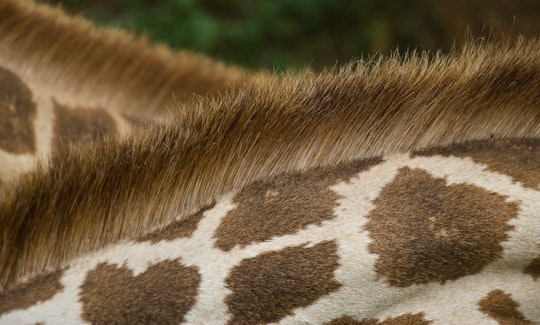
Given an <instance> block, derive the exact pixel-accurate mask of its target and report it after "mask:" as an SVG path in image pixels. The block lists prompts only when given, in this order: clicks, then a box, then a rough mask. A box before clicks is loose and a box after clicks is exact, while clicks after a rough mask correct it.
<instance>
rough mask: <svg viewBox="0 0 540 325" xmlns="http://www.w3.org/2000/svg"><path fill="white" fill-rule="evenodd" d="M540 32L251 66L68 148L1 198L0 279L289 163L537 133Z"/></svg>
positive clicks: (306, 164)
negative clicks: (154, 114) (296, 70)
mask: <svg viewBox="0 0 540 325" xmlns="http://www.w3.org/2000/svg"><path fill="white" fill-rule="evenodd" d="M539 49H540V42H539V41H538V40H535V41H525V40H523V39H518V40H517V41H515V42H514V43H504V44H483V43H470V44H469V45H467V46H465V47H464V48H463V49H462V50H456V51H455V52H453V53H451V54H449V55H447V56H443V55H441V54H439V53H436V54H425V53H424V54H415V53H411V54H408V55H405V56H404V57H399V56H397V55H394V56H391V57H389V58H375V59H373V60H370V61H367V62H363V61H360V62H354V63H351V64H349V65H347V66H345V67H343V68H340V69H338V68H336V69H332V70H329V71H326V72H323V73H321V74H317V75H316V74H313V73H309V72H304V73H300V74H298V75H283V76H279V77H268V76H260V77H258V78H255V79H254V80H252V82H250V83H248V84H245V85H243V86H242V87H240V88H239V89H237V90H234V91H231V92H229V93H227V94H223V95H221V96H219V97H217V98H202V99H199V100H198V101H197V102H196V103H191V104H189V105H188V104H186V105H183V106H182V107H181V109H179V110H178V112H177V115H176V116H174V117H171V118H170V120H168V121H166V122H165V123H162V124H156V125H152V126H151V127H150V128H149V129H146V130H145V131H144V132H140V133H138V134H134V135H132V136H131V137H128V138H125V139H109V140H108V141H106V142H104V143H101V144H99V145H96V146H93V147H88V148H69V149H67V150H66V151H65V152H64V153H63V154H61V155H58V157H57V158H55V159H53V160H52V161H51V163H50V164H49V166H48V168H47V169H41V170H37V171H36V172H34V173H32V174H30V175H28V176H27V177H26V178H24V179H23V181H22V182H21V184H19V186H18V187H17V188H16V189H15V190H14V191H13V192H12V193H10V194H9V197H8V198H7V199H6V200H5V201H4V202H3V203H2V206H0V234H1V236H0V243H1V247H2V250H1V252H0V284H1V286H4V287H6V286H7V287H10V286H12V285H13V284H14V283H15V282H16V281H18V280H19V279H21V277H22V276H27V275H29V274H33V273H38V272H42V271H43V270H45V269H49V268H58V267H60V266H61V265H63V264H64V263H65V262H66V261H67V260H69V259H71V258H73V257H75V256H78V255H80V254H83V253H86V252H90V251H94V250H96V249H99V248H101V247H104V246H106V245H108V244H111V243H113V242H116V241H118V240H121V239H125V238H131V237H133V236H138V235H141V234H143V233H145V232H148V231H150V230H153V229H155V228H156V227H159V226H162V225H164V224H166V223H168V222H170V221H171V220H173V219H174V218H177V217H178V216H180V217H181V216H184V215H187V214H189V213H192V212H195V211H196V210H197V209H199V208H200V207H202V206H203V205H205V204H208V203H210V202H211V201H213V200H214V199H215V198H217V197H219V196H221V195H223V194H224V193H226V192H229V191H231V190H235V189H238V188H241V187H243V186H245V185H246V184H249V183H250V182H253V181H254V180H261V179H267V178H269V177H271V176H273V175H276V174H279V173H284V172H288V171H301V170H304V169H306V168H310V167H315V166H328V165H335V164H338V163H340V162H343V161H349V160H352V159H359V158H370V157H375V156H380V155H388V154H393V153H397V152H407V151H411V150H418V149H422V148H426V147H429V146H434V145H446V144H451V143H461V142H465V141H469V140H475V139H501V138H538V137H540V51H539Z"/></svg>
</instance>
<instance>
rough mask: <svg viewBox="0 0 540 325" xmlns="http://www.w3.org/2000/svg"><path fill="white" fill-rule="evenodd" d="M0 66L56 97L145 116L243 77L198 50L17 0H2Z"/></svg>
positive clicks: (226, 86) (224, 86)
mask: <svg viewBox="0 0 540 325" xmlns="http://www.w3.org/2000/svg"><path fill="white" fill-rule="evenodd" d="M0 66H2V67H4V68H6V69H9V70H11V71H13V72H14V73H16V74H17V75H18V76H20V77H21V78H22V79H24V80H31V81H32V82H33V84H34V85H35V86H36V87H37V88H39V89H40V93H42V94H43V95H48V96H51V97H54V98H56V99H57V100H58V101H59V102H61V103H72V102H73V101H74V100H75V102H76V103H83V104H84V105H86V106H88V107H107V108H111V109H118V110H126V109H129V110H130V111H131V112H133V113H136V114H138V115H141V116H145V117H153V116H154V115H155V114H156V113H157V112H161V113H164V112H166V111H167V110H171V109H174V108H175V107H176V106H177V103H179V102H184V101H190V100H192V96H193V95H194V94H198V95H206V94H209V95H212V94H216V93H219V92H222V91H225V90H226V89H229V88H231V87H235V86H237V85H238V84H240V83H242V82H243V81H244V80H247V79H248V78H249V75H248V74H245V73H243V72H242V71H241V70H240V69H236V68H229V67H225V66H224V65H223V64H221V63H219V62H215V61H212V60H210V59H208V58H205V57H203V56H201V55H196V54H193V53H188V52H171V51H170V50H169V49H168V48H166V47H165V46H151V45H149V44H148V43H147V41H146V40H144V39H136V38H134V37H133V36H132V35H130V34H127V33H125V32H123V31H119V30H113V29H103V28H98V27H96V26H94V25H92V24H90V23H89V22H87V21H85V20H83V19H81V18H79V17H70V16H68V15H66V14H64V12H63V11H62V10H61V9H59V8H51V7H48V6H45V5H42V4H37V3H34V1H17V0H4V1H2V2H1V3H0ZM133 96H136V97H137V99H136V100H134V98H133Z"/></svg>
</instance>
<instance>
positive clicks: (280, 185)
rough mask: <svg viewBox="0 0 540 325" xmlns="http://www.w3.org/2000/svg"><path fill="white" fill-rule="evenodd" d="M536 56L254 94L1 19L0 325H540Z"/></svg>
mask: <svg viewBox="0 0 540 325" xmlns="http://www.w3.org/2000/svg"><path fill="white" fill-rule="evenodd" d="M51 35H52V36H54V37H56V38H58V39H61V40H62V42H57V43H54V44H56V45H55V46H49V45H48V43H47V39H49V38H50V37H52V36H51ZM82 44H89V45H88V46H83V47H81V46H82ZM539 44H540V42H539V41H538V40H524V39H519V40H517V41H516V42H515V43H509V42H508V43H500V44H496V43H494V44H478V43H470V44H469V45H467V46H465V47H464V48H463V49H462V50H456V51H455V52H453V53H451V54H448V55H447V56H442V55H438V54H437V55H435V56H433V57H429V56H428V55H427V54H421V55H416V54H411V55H408V56H406V57H404V58H399V57H395V56H394V57H389V58H385V59H380V60H374V61H369V62H355V63H351V64H349V65H347V66H344V67H343V68H340V69H337V68H336V69H332V70H328V71H324V72H321V73H317V74H315V73H311V72H302V73H299V74H289V75H284V76H278V75H270V74H267V73H260V74H255V73H254V74H251V73H245V72H241V71H239V70H237V69H236V68H232V67H224V66H223V65H221V64H220V63H216V62H213V61H212V60H210V59H206V58H203V57H200V56H197V55H192V54H186V53H176V52H172V51H170V50H168V49H166V48H164V47H159V46H152V45H148V44H147V43H146V42H145V41H144V40H138V39H135V38H133V37H132V36H130V35H127V34H125V33H124V32H121V31H114V30H103V29H98V28H96V27H94V26H92V25H91V24H90V23H88V22H86V21H84V20H83V19H81V18H76V17H70V16H68V15H66V14H64V13H63V12H62V11H61V10H60V9H55V8H50V7H47V6H45V5H40V4H36V3H33V2H31V1H27V2H21V1H15V0H0V135H1V139H0V190H1V193H0V194H2V195H1V196H0V234H1V236H0V247H1V249H0V324H114V323H116V324H179V323H185V324H534V323H538V322H540V52H539V50H538V49H539V48H540V46H539ZM78 47H81V52H80V53H81V54H80V55H75V56H70V57H66V56H65V53H67V52H66V51H65V49H66V48H67V49H69V48H78ZM84 57H92V58H93V59H92V60H83V58H84ZM59 59H61V61H62V62H63V63H62V64H59V63H58V62H59V61H57V60H59ZM126 62H132V64H131V65H130V66H129V67H128V66H127V65H126ZM111 66H113V67H120V69H116V68H110V69H109V68H106V67H111ZM122 67H123V68H122ZM124 69H125V70H124ZM135 76H138V78H135ZM156 85H159V86H158V87H161V88H159V89H157V88H155V87H156ZM219 92H221V94H218V95H216V93H219ZM190 93H197V94H201V95H207V96H205V97H195V98H190V96H189V94H190Z"/></svg>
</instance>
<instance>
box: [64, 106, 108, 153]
mask: <svg viewBox="0 0 540 325" xmlns="http://www.w3.org/2000/svg"><path fill="white" fill-rule="evenodd" d="M54 115H55V124H54V133H55V135H56V136H55V141H54V143H55V147H54V150H55V151H56V152H58V150H59V149H60V148H62V147H64V146H67V145H68V144H72V143H77V144H79V145H88V144H91V143H96V142H99V141H103V139H104V138H105V137H106V136H107V135H109V134H113V133H114V132H115V130H116V123H115V122H114V120H113V118H112V117H111V115H110V114H109V113H107V112H106V111H105V110H103V109H86V108H75V109H70V108H68V107H66V106H63V105H61V104H58V103H57V102H54Z"/></svg>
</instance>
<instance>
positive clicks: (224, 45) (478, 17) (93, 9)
mask: <svg viewBox="0 0 540 325" xmlns="http://www.w3.org/2000/svg"><path fill="white" fill-rule="evenodd" d="M45 1H48V2H52V3H61V5H62V6H63V7H65V9H67V10H68V11H69V12H72V13H76V14H83V15H85V16H87V17H89V18H90V19H92V20H94V21H97V22H98V23H101V24H105V25H110V26H116V27H121V28H125V29H129V30H132V31H134V32H136V33H138V34H141V33H142V34H147V35H148V36H149V37H150V38H151V39H153V40H155V41H159V42H165V43H167V44H169V45H170V46H172V47H174V48H187V49H192V50H194V51H198V52H203V53H206V54H208V55H210V56H213V57H216V58H220V59H222V60H224V61H226V62H228V63H234V64H238V65H243V66H249V67H266V68H270V69H275V68H299V67H303V66H311V67H314V68H320V67H323V66H331V65H335V64H336V63H343V62H347V61H349V60H351V59H354V58H358V57H360V56H361V55H366V54H369V53H373V52H383V53H386V52H389V51H391V50H394V49H396V48H399V50H401V51H403V50H406V49H410V48H419V49H442V50H448V49H449V48H450V47H451V46H452V45H453V44H459V43H461V42H463V40H464V39H465V38H466V35H467V31H469V32H470V33H471V34H472V35H473V36H474V37H479V36H484V35H490V34H491V35H493V36H494V37H495V38H497V39H500V38H502V36H506V37H508V36H512V35H515V34H518V33H522V34H525V35H529V36H530V35H537V34H538V32H539V31H540V1H537V0H520V1H510V0H476V1H466V0H440V1H431V0H408V1H404V0H403V1H396V0H357V1H344V0H294V1H291V0H258V1H225V0H164V1H159V0H45Z"/></svg>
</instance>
